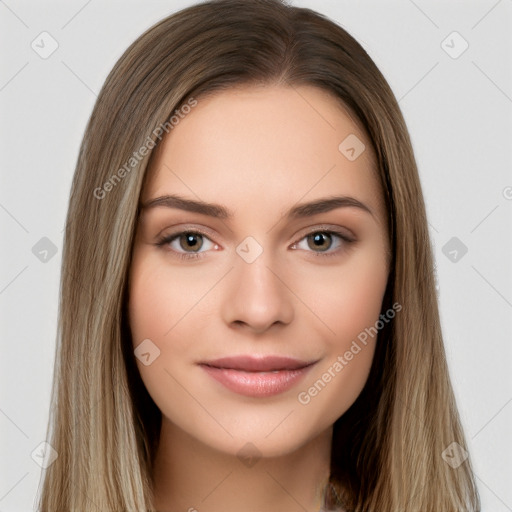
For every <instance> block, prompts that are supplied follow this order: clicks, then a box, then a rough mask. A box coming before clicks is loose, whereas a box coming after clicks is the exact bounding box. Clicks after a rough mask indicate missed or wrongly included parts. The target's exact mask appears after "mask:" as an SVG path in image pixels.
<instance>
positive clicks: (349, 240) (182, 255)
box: [155, 229, 355, 260]
mask: <svg viewBox="0 0 512 512" xmlns="http://www.w3.org/2000/svg"><path fill="white" fill-rule="evenodd" d="M318 233H322V234H328V235H335V236H338V237H339V238H341V240H342V241H343V242H344V243H345V244H347V245H349V244H352V243H353V242H355V240H354V239H352V238H350V237H348V236H347V235H346V234H344V233H341V232H339V231H334V230H329V229H325V230H322V229H316V230H314V231H310V232H309V233H307V234H306V235H304V236H303V237H302V238H301V239H300V240H298V242H301V241H302V240H304V239H305V238H307V237H308V236H312V235H315V234H318ZM184 234H187V235H188V234H192V235H201V236H204V237H206V238H208V240H210V238H209V236H208V234H207V233H204V232H203V231H201V230H198V229H187V230H185V231H179V232H178V233H172V234H170V235H166V236H164V237H162V238H160V239H159V240H158V241H157V242H156V243H155V245H156V246H158V247H162V248H163V246H165V245H167V244H170V243H171V242H173V241H174V240H175V239H176V238H179V237H180V236H181V235H184ZM210 241H211V240H210ZM298 242H295V243H294V245H295V244H296V243H298ZM340 250H341V249H340V248H338V249H337V250H336V251H334V252H325V253H323V252H317V251H311V252H312V253H313V254H314V255H315V256H320V257H324V258H327V257H329V256H337V255H338V254H339V252H340ZM169 251H170V252H173V253H175V254H173V256H175V257H177V258H180V259H182V260H198V259H201V258H203V255H204V253H187V252H184V253H181V252H177V251H175V250H174V249H169ZM308 252H309V251H308Z"/></svg>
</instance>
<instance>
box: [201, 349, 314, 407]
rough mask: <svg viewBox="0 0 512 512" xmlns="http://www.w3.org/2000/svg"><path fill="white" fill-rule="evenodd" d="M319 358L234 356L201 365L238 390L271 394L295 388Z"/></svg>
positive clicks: (230, 388)
mask: <svg viewBox="0 0 512 512" xmlns="http://www.w3.org/2000/svg"><path fill="white" fill-rule="evenodd" d="M317 362H318V361H301V360H299V359H294V358H291V357H282V356H265V357H254V356H232V357H223V358H220V359H215V360H211V361H204V362H201V363H199V366H200V367H201V368H202V369H203V370H204V371H205V372H206V373H207V374H208V375H209V376H210V377H212V378H214V379H215V380H217V381H218V382H220V383H221V384H223V385H224V386H225V387H226V388H227V389H229V390H231V391H234V392H235V393H238V394H240V395H245V396H251V397H267V396H274V395H278V394H280V393H284V392H285V391H287V390H288V389H290V388H292V387H293V386H294V385H296V384H297V383H298V382H299V381H300V380H302V378H303V377H304V376H305V375H306V373H308V372H309V370H310V369H311V367H312V366H314V365H315V364H316V363H317Z"/></svg>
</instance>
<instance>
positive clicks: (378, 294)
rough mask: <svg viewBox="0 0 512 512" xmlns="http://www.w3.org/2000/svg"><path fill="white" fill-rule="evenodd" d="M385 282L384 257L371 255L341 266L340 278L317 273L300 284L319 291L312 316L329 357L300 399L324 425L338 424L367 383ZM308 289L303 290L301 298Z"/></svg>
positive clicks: (361, 255) (336, 274) (301, 392)
mask: <svg viewBox="0 0 512 512" xmlns="http://www.w3.org/2000/svg"><path fill="white" fill-rule="evenodd" d="M322 275H323V276H324V277H322ZM387 279H388V269H387V265H386V262H385V259H384V258H383V257H382V252H380V251H375V252H373V253H372V252H371V251H368V252H365V253H363V252H361V253H359V254H358V257H357V258H354V262H353V263H350V264H347V265H346V266H340V268H339V269H338V271H336V272H333V271H332V270H331V272H330V273H327V272H326V273H325V274H321V273H318V272H315V274H314V275H313V274H312V275H311V276H310V277H308V278H307V279H306V280H305V281H304V280H303V281H302V283H303V284H304V285H305V286H306V285H309V289H310V290H318V291H319V293H318V294H314V296H313V302H312V303H313V304H314V307H313V308H312V310H314V313H315V315H316V316H317V317H318V318H319V319H320V320H321V322H318V323H317V324H318V325H321V327H320V329H321V330H322V333H325V334H324V336H323V339H324V340H325V346H324V351H325V357H324V359H323V361H322V364H321V365H319V366H318V367H317V368H315V371H314V372H312V374H311V375H310V377H309V378H308V380H307V382H305V383H304V385H303V386H302V387H301V389H300V390H299V393H298V395H297V399H298V402H299V403H300V404H302V406H304V407H305V409H306V410H307V411H309V413H311V414H313V415H314V411H316V412H317V413H318V416H319V417H321V416H322V415H325V417H324V418H323V420H322V421H327V422H329V421H331V422H334V421H336V419H337V418H339V417H340V416H341V415H342V414H343V413H344V412H345V411H346V410H347V409H348V408H349V407H350V406H351V405H352V404H353V403H354V401H355V400H356V399H357V397H358V396H359V394H360V392H361V391H362V389H363V387H364V385H365V383H366V380H367V378H368V374H369V372H370V368H371V365H372V361H373V356H374V353H375V342H376V340H377V335H376V331H375V329H374V328H375V325H376V323H377V322H378V320H379V314H380V312H381V307H382V300H383V297H384V293H385V289H386V285H387ZM307 289H308V288H306V287H304V288H303V292H302V293H306V290H307ZM320 292H321V293H320ZM320 412H322V414H320Z"/></svg>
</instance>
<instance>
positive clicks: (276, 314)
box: [223, 237, 293, 330]
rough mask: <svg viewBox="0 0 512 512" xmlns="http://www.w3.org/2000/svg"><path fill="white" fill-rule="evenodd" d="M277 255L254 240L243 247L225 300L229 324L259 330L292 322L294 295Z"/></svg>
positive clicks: (242, 245)
mask: <svg viewBox="0 0 512 512" xmlns="http://www.w3.org/2000/svg"><path fill="white" fill-rule="evenodd" d="M249 238H250V237H249ZM274 256H275V252H274V251H272V250H271V249H269V248H263V246H261V245H260V244H259V243H258V242H256V241H255V240H254V239H252V240H251V239H246V240H244V241H243V242H242V243H241V244H239V246H238V247H237V255H236V256H235V263H234V269H233V271H232V272H231V273H230V274H231V279H230V284H229V289H228V291H227V292H226V294H225V298H224V304H223V315H224V317H225V321H226V322H228V323H232V322H243V323H244V324H247V325H248V326H250V327H251V328H253V329H255V330H265V329H267V328H269V327H270V326H271V325H272V324H274V323H276V322H281V323H285V324H286V323H289V322H290V321H291V319H292V316H293V304H292V302H291V298H292V297H291V293H290V291H289V290H288V288H287V287H286V285H285V283H286V276H285V275H281V274H283V271H282V270H281V269H282V268H283V266H282V265H281V264H280V263H279V262H278V261H276V258H275V257H274Z"/></svg>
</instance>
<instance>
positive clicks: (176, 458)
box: [153, 417, 332, 512]
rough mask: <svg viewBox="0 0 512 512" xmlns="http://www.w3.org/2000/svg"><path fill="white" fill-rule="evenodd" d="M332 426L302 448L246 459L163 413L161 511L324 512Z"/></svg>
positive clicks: (158, 465) (157, 469) (158, 478)
mask: <svg viewBox="0 0 512 512" xmlns="http://www.w3.org/2000/svg"><path fill="white" fill-rule="evenodd" d="M331 443H332V427H331V428H330V429H328V430H326V431H324V432H322V433H321V434H320V435H319V436H317V437H316V438H314V439H312V440H310V441H308V442H307V443H306V444H305V445H303V446H301V447H300V448H299V449H297V450H296V451H294V452H292V453H289V454H286V455H282V456H279V457H272V458H270V457H269V458H266V457H262V458H260V459H254V460H252V461H248V460H245V459H244V460H241V459H240V458H239V457H237V456H236V455H231V454H228V453H223V452H219V451H218V450H216V449H214V448H212V447H210V446H207V445H205V444H203V443H202V442H200V441H199V440H197V439H195V438H192V437H191V436H190V435H188V434H187V433H186V432H184V431H183V430H181V429H180V428H178V427H176V426H175V425H174V424H172V423H171V422H170V421H169V420H167V419H166V418H165V417H162V427H161V432H160V440H159V445H158V450H157V454H156V458H155V464H154V468H153V479H154V495H155V507H156V510H157V511H158V512H185V511H188V512H201V511H203V510H208V512H235V511H236V512H239V511H240V510H243V511H244V512H261V511H262V510H264V511H265V512H278V511H279V512H288V511H289V512H292V511H297V510H301V511H307V512H318V511H319V510H320V509H321V507H322V505H323V495H324V490H325V487H326V485H327V483H328V479H329V473H330V456H331Z"/></svg>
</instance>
